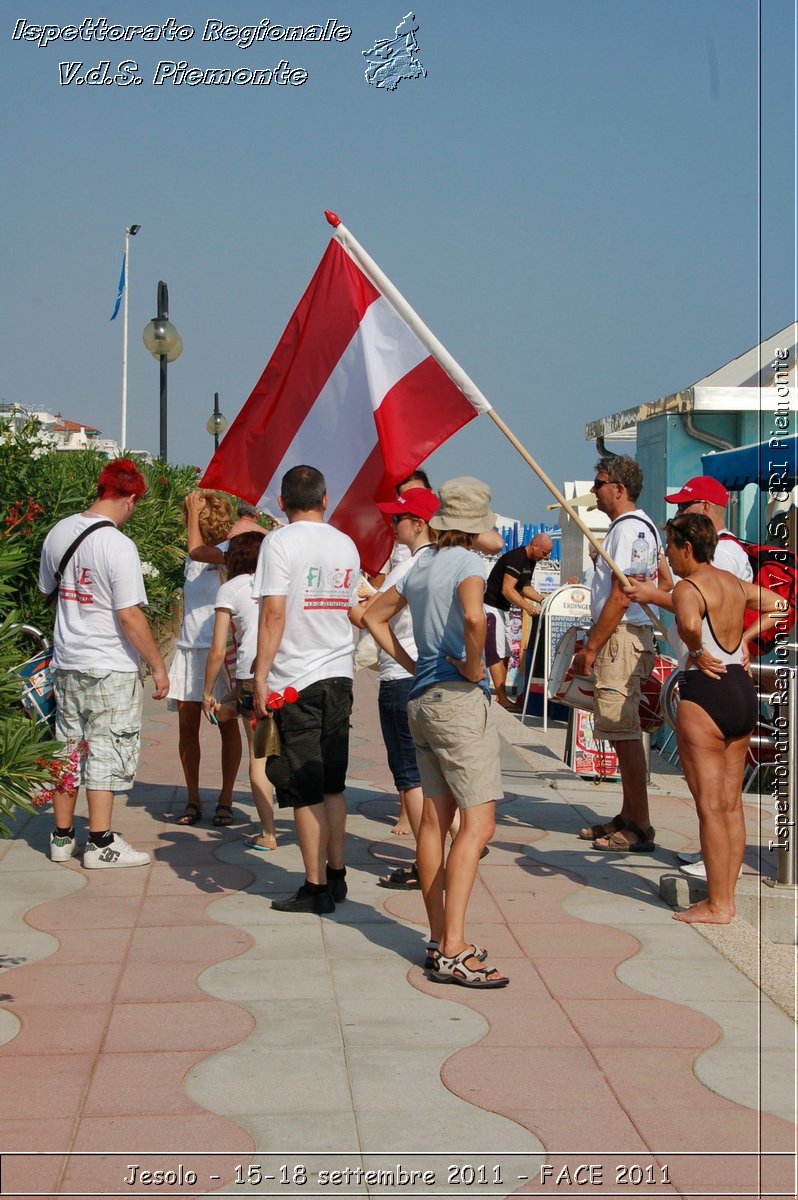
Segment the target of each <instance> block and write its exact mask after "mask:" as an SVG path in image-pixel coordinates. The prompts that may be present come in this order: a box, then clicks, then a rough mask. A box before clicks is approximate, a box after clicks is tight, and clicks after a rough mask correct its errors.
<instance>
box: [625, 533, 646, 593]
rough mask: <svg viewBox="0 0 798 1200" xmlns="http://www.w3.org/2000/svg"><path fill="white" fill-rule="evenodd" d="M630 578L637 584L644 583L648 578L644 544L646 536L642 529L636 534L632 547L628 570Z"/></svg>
mask: <svg viewBox="0 0 798 1200" xmlns="http://www.w3.org/2000/svg"><path fill="white" fill-rule="evenodd" d="M629 575H630V578H632V579H636V580H637V581H638V583H645V581H646V579H647V578H648V544H647V543H646V535H645V534H644V533H643V531H642V529H641V530H640V532H639V533H638V535H637V537H636V538H635V540H634V545H633V546H632V558H631V564H630V568H629Z"/></svg>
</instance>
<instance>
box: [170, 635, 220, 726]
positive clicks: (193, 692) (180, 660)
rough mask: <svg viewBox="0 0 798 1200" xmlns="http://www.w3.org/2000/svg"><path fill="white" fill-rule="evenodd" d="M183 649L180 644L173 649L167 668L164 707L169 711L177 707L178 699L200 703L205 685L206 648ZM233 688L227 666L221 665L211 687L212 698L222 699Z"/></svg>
mask: <svg viewBox="0 0 798 1200" xmlns="http://www.w3.org/2000/svg"><path fill="white" fill-rule="evenodd" d="M209 649H210V647H206V648H205V649H204V650H183V649H181V647H180V646H178V647H177V649H176V650H175V656H174V658H173V659H172V665H171V666H170V668H169V695H168V696H167V698H166V700H167V704H166V707H167V708H168V709H169V711H170V712H174V711H175V710H176V709H177V704H178V701H179V700H190V701H192V702H193V703H194V704H202V695H203V690H204V686H205V664H206V663H207V661H208V650H209ZM232 688H233V683H232V680H231V679H230V675H229V674H228V671H227V668H226V667H225V666H224V664H223V665H222V669H221V671H220V672H219V674H218V676H217V678H216V683H215V684H214V687H213V698H214V700H222V699H223V698H224V696H226V695H227V693H228V692H229V691H231V690H232Z"/></svg>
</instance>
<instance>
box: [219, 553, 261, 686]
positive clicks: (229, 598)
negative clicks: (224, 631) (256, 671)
mask: <svg viewBox="0 0 798 1200" xmlns="http://www.w3.org/2000/svg"><path fill="white" fill-rule="evenodd" d="M216 607H217V608H223V609H225V611H226V612H229V613H230V616H231V617H232V621H233V628H234V629H235V635H236V679H251V678H252V664H253V662H254V661H255V655H256V654H257V652H258V617H259V614H260V604H259V602H258V597H257V596H256V594H255V576H254V575H235V576H234V577H233V578H232V579H228V580H227V582H226V583H223V584H222V586H221V587H220V588H219V591H218V593H217V596H216Z"/></svg>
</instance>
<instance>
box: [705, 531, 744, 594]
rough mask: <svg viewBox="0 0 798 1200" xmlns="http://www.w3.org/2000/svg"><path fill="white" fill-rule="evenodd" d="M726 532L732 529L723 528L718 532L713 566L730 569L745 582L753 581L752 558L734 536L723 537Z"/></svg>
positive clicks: (723, 569)
mask: <svg viewBox="0 0 798 1200" xmlns="http://www.w3.org/2000/svg"><path fill="white" fill-rule="evenodd" d="M724 533H727V534H730V533H731V530H730V529H721V531H720V533H719V534H718V544H717V546H716V548H715V554H714V557H713V559H712V566H713V567H718V568H719V569H720V570H721V571H730V572H731V573H732V575H736V576H737V578H738V579H742V581H743V583H752V582H753V579H754V572H753V571H752V569H751V560H750V559H749V557H748V555H747V554H746V552H745V550H743V548H742V546H741V545H740V543H739V542H737V541H734V540H733V537H723V536H722V535H723V534H724Z"/></svg>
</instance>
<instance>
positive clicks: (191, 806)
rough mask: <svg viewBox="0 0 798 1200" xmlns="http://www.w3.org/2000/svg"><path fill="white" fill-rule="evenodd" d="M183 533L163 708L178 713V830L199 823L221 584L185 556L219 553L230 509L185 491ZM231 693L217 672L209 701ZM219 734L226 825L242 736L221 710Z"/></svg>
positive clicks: (208, 495)
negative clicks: (196, 548) (197, 547)
mask: <svg viewBox="0 0 798 1200" xmlns="http://www.w3.org/2000/svg"><path fill="white" fill-rule="evenodd" d="M183 515H184V519H185V522H186V529H187V534H188V549H189V554H188V555H187V556H186V566H185V581H184V584H183V622H182V625H181V628H180V634H179V636H178V639H177V647H176V649H175V654H174V658H173V659H172V664H171V667H170V668H169V696H168V707H169V708H170V709H172V710H174V709H176V710H177V713H178V729H179V743H178V744H179V753H180V762H181V765H182V767H183V774H184V776H185V780H186V792H187V795H186V807H185V810H184V812H183V814H182V816H180V817H179V818H178V824H179V825H196V823H197V821H199V820H201V818H202V801H201V799H200V792H199V769H200V758H201V750H200V734H199V731H200V721H201V719H202V695H203V683H204V680H205V665H206V660H207V658H208V651H209V650H210V647H211V641H212V638H213V624H214V616H215V607H214V606H215V603H216V595H217V593H218V591H219V585H220V583H221V577H220V564H219V563H212V562H211V563H209V562H195V561H194V560H193V559H192V557H191V554H190V551H191V550H192V548H193V544H198V543H199V541H201V543H202V544H203V545H205V546H209V547H215V548H217V549H218V545H219V543H220V542H223V541H224V540H225V538H226V537H227V534H228V532H229V530H230V526H231V525H232V523H233V506H232V504H231V503H230V501H229V500H228V499H227V497H226V496H223V495H222V494H221V493H219V492H202V491H195V492H190V493H189V494H188V496H186V498H185V501H184V502H183ZM219 557H220V558H221V557H222V554H221V551H219ZM229 690H230V679H229V677H228V678H225V677H224V673H222V674H221V675H220V677H219V679H218V680H217V684H216V689H215V691H214V696H215V697H216V699H217V700H220V701H221V700H222V698H223V697H224V695H225V694H226V693H227V692H229ZM217 719H218V725H219V733H220V735H221V757H222V787H221V790H220V792H219V796H218V800H217V803H216V812H215V814H214V817H213V823H214V825H217V826H223V825H230V824H232V821H233V786H234V784H235V777H236V774H237V772H238V767H239V764H240V762H241V731H240V729H239V726H238V721H237V720H236V711H235V708H234V707H233V706H231V705H225V706H222V707H221V708H220V710H219V713H218V718H217Z"/></svg>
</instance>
